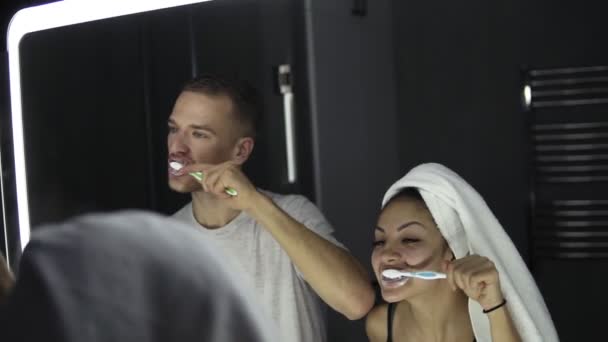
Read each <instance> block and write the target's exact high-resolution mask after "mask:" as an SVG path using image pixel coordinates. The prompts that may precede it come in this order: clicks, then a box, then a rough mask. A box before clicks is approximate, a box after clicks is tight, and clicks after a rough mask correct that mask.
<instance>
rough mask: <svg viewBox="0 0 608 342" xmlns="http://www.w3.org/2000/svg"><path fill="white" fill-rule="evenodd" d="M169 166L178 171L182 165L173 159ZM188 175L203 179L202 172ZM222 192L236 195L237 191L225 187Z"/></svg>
mask: <svg viewBox="0 0 608 342" xmlns="http://www.w3.org/2000/svg"><path fill="white" fill-rule="evenodd" d="M169 166H171V168H172V169H173V170H176V171H179V170H181V168H182V167H184V165H182V164H181V163H178V162H175V161H173V162H170V163H169ZM190 176H192V177H194V178H196V180H198V181H199V182H202V181H203V173H202V172H200V171H197V172H190ZM224 192H225V193H227V194H228V195H230V196H236V195H238V192H237V191H236V190H234V189H233V188H225V189H224Z"/></svg>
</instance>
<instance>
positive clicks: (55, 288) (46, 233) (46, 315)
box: [0, 211, 280, 342]
mask: <svg viewBox="0 0 608 342" xmlns="http://www.w3.org/2000/svg"><path fill="white" fill-rule="evenodd" d="M221 255H222V252H221V251H219V250H218V248H217V247H216V246H214V245H213V243H212V242H211V241H209V240H208V239H206V238H205V237H204V236H202V235H201V234H199V233H198V232H196V231H194V230H192V229H191V228H190V227H188V226H186V225H184V224H183V223H180V222H176V221H175V220H173V219H170V218H167V217H163V216H160V215H158V214H153V213H148V212H141V211H125V212H119V213H109V214H88V215H85V216H81V217H77V218H74V219H70V220H67V221H62V222H60V223H57V224H49V225H46V226H42V227H39V228H36V230H35V231H34V232H33V233H32V240H31V241H30V243H29V244H28V245H27V247H26V248H25V251H24V253H23V256H22V258H21V260H20V264H19V274H18V276H17V282H16V283H15V285H14V286H13V288H12V290H11V292H10V294H9V296H8V297H7V298H6V300H5V302H4V303H0V340H2V341H11V342H17V341H58V342H85V341H86V342H106V341H107V342H110V341H146V342H156V341H158V342H161V341H179V342H190V341H192V342H195V341H197V342H198V341H209V342H241V341H252V342H274V341H280V340H279V339H277V338H276V336H275V333H274V332H273V330H272V329H273V328H272V326H271V323H270V321H269V319H267V318H266V317H263V316H262V315H260V314H259V312H258V308H257V306H256V304H254V301H253V298H252V297H254V296H253V295H247V294H248V293H250V292H249V291H251V289H248V288H247V287H244V286H243V284H240V283H239V282H238V281H237V280H236V278H235V277H234V276H233V275H231V274H230V273H229V272H228V271H227V270H226V269H225V268H224V264H223V258H222V256H221ZM201 260H205V262H204V263H201V262H200V261H201Z"/></svg>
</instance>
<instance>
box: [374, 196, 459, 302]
mask: <svg viewBox="0 0 608 342" xmlns="http://www.w3.org/2000/svg"><path fill="white" fill-rule="evenodd" d="M451 258H452V254H451V251H450V249H449V248H448V246H447V243H446V242H445V240H444V239H443V236H442V235H441V233H440V232H439V229H437V225H436V224H435V222H434V221H433V217H432V216H431V213H430V212H429V210H428V209H427V208H426V206H425V205H424V203H422V202H421V201H419V200H416V199H412V198H409V197H397V198H395V199H393V200H392V201H391V202H390V203H389V204H388V205H387V206H386V207H385V208H384V210H382V212H381V213H380V217H379V218H378V224H377V227H376V228H375V231H374V249H373V252H372V267H373V268H374V273H375V275H376V278H377V279H378V283H379V284H380V287H381V290H382V297H383V298H384V300H385V301H387V302H398V301H402V300H404V299H408V298H412V297H414V296H416V295H419V294H422V293H424V292H427V291H429V290H431V289H432V288H433V287H434V286H436V285H438V283H439V282H443V280H422V279H414V278H405V279H402V280H390V279H387V278H385V277H383V276H382V271H384V270H386V269H397V270H403V271H422V270H425V271H439V272H443V271H445V267H446V266H445V260H450V259H451Z"/></svg>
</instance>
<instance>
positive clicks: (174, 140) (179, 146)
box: [168, 134, 190, 154]
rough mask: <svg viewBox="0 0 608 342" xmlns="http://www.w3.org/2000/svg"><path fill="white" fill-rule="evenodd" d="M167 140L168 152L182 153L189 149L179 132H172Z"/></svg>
mask: <svg viewBox="0 0 608 342" xmlns="http://www.w3.org/2000/svg"><path fill="white" fill-rule="evenodd" d="M168 140H169V141H168V143H169V144H168V145H169V146H168V147H169V153H172V154H176V153H178V154H183V153H188V151H189V150H190V148H189V147H188V143H187V142H186V140H185V139H184V137H183V136H182V135H181V134H173V135H171V136H170V137H169V139H168Z"/></svg>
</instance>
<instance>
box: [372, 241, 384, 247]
mask: <svg viewBox="0 0 608 342" xmlns="http://www.w3.org/2000/svg"><path fill="white" fill-rule="evenodd" d="M372 245H373V246H374V247H379V246H384V241H382V240H378V241H374V242H373V243H372Z"/></svg>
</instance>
